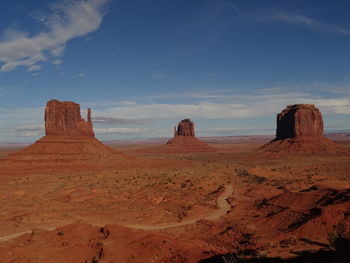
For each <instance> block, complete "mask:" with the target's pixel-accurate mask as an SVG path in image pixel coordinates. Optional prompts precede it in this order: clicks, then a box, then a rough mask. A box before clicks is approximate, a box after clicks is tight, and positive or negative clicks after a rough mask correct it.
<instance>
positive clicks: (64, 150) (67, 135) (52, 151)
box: [8, 100, 127, 168]
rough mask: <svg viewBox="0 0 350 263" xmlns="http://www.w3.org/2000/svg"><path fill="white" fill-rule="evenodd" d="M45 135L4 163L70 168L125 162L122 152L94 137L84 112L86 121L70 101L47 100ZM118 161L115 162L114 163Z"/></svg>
mask: <svg viewBox="0 0 350 263" xmlns="http://www.w3.org/2000/svg"><path fill="white" fill-rule="evenodd" d="M45 132H46V136H44V137H42V138H41V139H39V140H38V141H36V142H35V143H34V144H32V145H30V146H28V147H26V148H24V149H23V150H21V151H19V152H15V153H13V154H10V155H9V157H8V160H10V161H12V162H22V163H23V164H24V165H25V164H28V162H30V163H31V165H33V164H34V165H35V164H38V165H41V166H43V165H56V166H58V168H60V166H62V165H67V164H68V165H72V164H79V163H89V164H95V165H100V164H103V163H105V164H107V163H108V164H109V163H111V162H113V163H114V164H116V163H118V162H119V161H121V160H123V162H124V163H125V160H126V158H127V157H125V156H124V155H123V154H122V153H120V152H118V151H117V150H115V149H113V148H111V147H109V146H106V145H104V144H103V143H101V142H100V141H99V140H97V139H96V138H95V134H94V131H93V127H92V121H91V110H90V109H88V114H87V121H85V120H84V119H83V118H81V116H80V106H79V104H77V103H74V102H71V101H64V102H60V101H58V100H50V101H49V102H48V103H47V105H46V108H45ZM118 160H119V161H118Z"/></svg>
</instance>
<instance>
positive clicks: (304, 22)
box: [258, 11, 350, 36]
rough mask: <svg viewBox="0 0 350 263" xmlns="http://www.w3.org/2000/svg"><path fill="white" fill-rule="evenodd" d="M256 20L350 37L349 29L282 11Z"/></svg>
mask: <svg viewBox="0 0 350 263" xmlns="http://www.w3.org/2000/svg"><path fill="white" fill-rule="evenodd" d="M258 20H260V21H281V22H284V23H288V24H293V25H301V26H305V27H308V28H309V29H312V30H315V31H320V32H326V33H332V34H338V35H345V36H349V35H350V29H348V28H344V27H342V26H339V25H335V24H331V23H324V22H321V21H317V20H315V19H312V18H310V17H308V16H306V15H300V14H291V13H287V12H282V11H279V12H273V13H271V14H269V15H267V16H259V17H258Z"/></svg>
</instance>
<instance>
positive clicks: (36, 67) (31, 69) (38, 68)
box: [27, 65, 42, 72]
mask: <svg viewBox="0 0 350 263" xmlns="http://www.w3.org/2000/svg"><path fill="white" fill-rule="evenodd" d="M41 69H42V66H41V65H33V66H30V67H29V68H28V69H27V71H28V72H32V71H39V70H41Z"/></svg>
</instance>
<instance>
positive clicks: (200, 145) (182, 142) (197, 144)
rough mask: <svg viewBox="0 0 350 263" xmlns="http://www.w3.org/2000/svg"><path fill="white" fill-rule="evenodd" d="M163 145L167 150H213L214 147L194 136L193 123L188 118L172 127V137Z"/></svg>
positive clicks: (182, 151)
mask: <svg viewBox="0 0 350 263" xmlns="http://www.w3.org/2000/svg"><path fill="white" fill-rule="evenodd" d="M165 146H166V148H167V151H169V152H178V153H184V152H215V148H213V147H211V146H209V145H208V144H206V143H204V142H202V141H200V140H198V139H197V138H196V137H195V131H194V123H193V121H191V120H190V119H184V120H182V121H180V122H179V124H178V125H177V128H176V127H174V138H172V139H171V140H169V141H168V142H167V143H166V145H165Z"/></svg>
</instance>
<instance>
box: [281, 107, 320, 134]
mask: <svg viewBox="0 0 350 263" xmlns="http://www.w3.org/2000/svg"><path fill="white" fill-rule="evenodd" d="M300 136H316V137H317V136H323V120H322V114H321V112H320V111H319V110H318V109H317V108H316V107H315V105H312V104H296V105H289V106H287V108H285V109H284V110H283V111H282V112H281V113H280V114H278V115H277V131H276V138H277V139H279V140H283V139H286V138H295V137H300Z"/></svg>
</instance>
